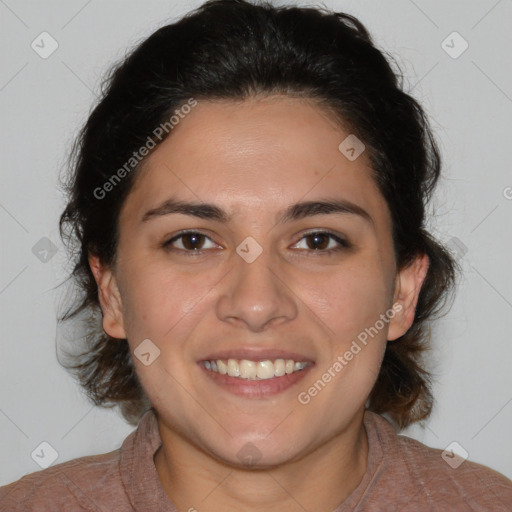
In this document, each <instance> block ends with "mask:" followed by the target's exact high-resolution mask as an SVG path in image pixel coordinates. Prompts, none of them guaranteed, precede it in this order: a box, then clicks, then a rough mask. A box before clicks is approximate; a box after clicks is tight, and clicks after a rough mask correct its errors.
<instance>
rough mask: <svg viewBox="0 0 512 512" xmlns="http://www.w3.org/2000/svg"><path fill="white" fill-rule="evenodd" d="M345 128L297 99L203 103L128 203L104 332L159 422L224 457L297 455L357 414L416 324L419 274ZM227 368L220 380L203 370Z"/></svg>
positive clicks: (106, 294) (268, 459)
mask: <svg viewBox="0 0 512 512" xmlns="http://www.w3.org/2000/svg"><path fill="white" fill-rule="evenodd" d="M348 135H350V134H349V133H348V132H344V131H342V130H341V129H340V128H339V127H338V126H337V125H336V124H335V123H334V122H333V121H332V120H330V118H328V117H327V116H326V115H325V114H324V113H323V112H322V111H321V110H320V109H319V107H317V106H315V105H314V104H312V103H309V102H306V101H304V100H299V99H292V98H285V97H272V98H267V99H264V100H255V99H251V100H246V101H244V102H234V101H222V102H216V103H215V102H207V101H199V102H198V104H197V106H195V107H194V108H192V110H191V112H190V113H189V114H188V115H186V116H185V118H184V119H182V120H181V121H180V123H179V124H178V125H177V126H176V127H175V128H174V129H173V131H172V133H171V135H170V136H169V137H168V138H167V139H166V140H165V141H164V142H163V143H161V144H160V146H158V147H157V148H156V149H155V151H154V152H153V153H152V154H151V155H150V156H149V157H148V158H147V160H146V163H145V167H144V168H143V170H141V172H140V175H139V176H138V177H137V181H136V184H135V186H134V188H133V189H132V191H131V193H130V195H129V196H128V198H127V199H126V201H125V203H124V206H123V208H122V211H121V214H120V218H119V223H120V237H119V245H118V259H117V262H116V267H115V271H114V272H113V273H111V272H110V270H108V269H107V270H105V272H104V273H103V277H102V278H101V286H102V290H103V292H102V297H103V298H102V301H103V302H102V307H103V309H104V328H105V330H106V331H107V332H108V333H109V334H111V335H112V336H114V337H119V338H124V337H126V338H127V339H128V342H129V345H130V348H131V350H132V351H135V354H136V355H135V356H134V362H135V366H136V370H137V373H138V376H139V378H140V381H141V383H142V385H143V387H144V389H145V391H146V393H147V395H148V397H149V398H150V400H151V402H152V404H153V405H154V407H155V408H156V410H157V411H158V413H159V421H160V426H161V428H163V429H164V430H165V429H166V430H167V431H169V432H174V433H176V434H177V435H179V436H180V438H181V439H184V440H186V441H187V442H188V443H189V444H190V445H191V446H194V447H196V448H199V449H200V450H202V451H203V452H206V453H207V454H209V455H212V456H214V457H216V458H218V459H220V460H223V461H224V462H227V463H230V464H240V463H242V462H243V461H244V460H245V461H247V460H249V459H250V460H251V461H252V464H255V463H258V464H260V465H262V466H265V465H273V464H279V463H283V462H285V461H290V460H296V459H298V458H300V457H301V456H303V455H305V454H307V453H309V452H311V451H313V450H315V449H317V448H319V447H320V446H321V445H322V444H324V443H326V442H328V441H329V440H331V439H333V438H334V436H336V435H338V434H339V433H341V432H342V431H344V429H346V428H348V427H349V426H350V425H351V424H353V422H354V419H355V418H357V419H358V420H359V421H360V419H361V415H362V412H363V411H364V407H365V403H366V401H367V398H368V395H369V393H370V391H371V389H372V387H373V385H374V383H375V380H376V378H377V375H378V371H379V368H380V364H381V361H382V357H383V353H384V349H385V346H386V342H387V340H388V339H394V338H396V337H398V336H400V335H401V334H403V333H404V332H405V331H406V330H407V328H408V327H409V325H410V322H411V321H412V317H411V315H410V314H409V313H410V309H411V308H410V305H409V306H408V304H409V303H407V304H406V302H407V300H409V299H411V294H412V299H411V300H412V302H414V300H415V299H414V295H415V292H414V288H415V286H416V285H417V284H418V283H417V281H414V279H408V278H406V277H404V276H405V274H403V275H402V278H403V279H402V280H401V278H400V274H397V272H396V262H395V260H394V253H393V245H392V238H391V219H390V214H389V210H388V208H387V205H386V203H385V200H384V198H383V197H382V195H381V194H380V192H379V190H378V188H377V186H376V185H375V183H374V181H373V180H372V178H371V175H370V169H369V160H368V158H367V154H366V153H365V152H363V153H362V154H361V155H360V156H359V157H358V158H356V159H355V160H354V159H353V156H354V155H355V154H356V153H355V152H352V151H351V150H350V144H348V142H346V143H345V145H346V144H348V146H349V147H348V148H346V147H345V146H342V149H343V148H345V154H344V153H342V152H341V151H340V149H338V146H339V145H340V143H342V141H344V139H345V138H346V137H347V136H348ZM349 141H350V139H349ZM358 149H359V148H358ZM346 155H347V156H349V157H350V158H347V156H346ZM177 202H179V203H180V204H181V203H182V204H194V205H196V206H195V207H194V208H192V207H187V208H186V209H182V210H181V212H176V210H177V208H176V207H175V206H176V203H177ZM321 202H328V203H331V204H333V203H338V208H330V207H327V206H323V207H322V206H321V205H319V204H317V205H316V206H315V204H316V203H321ZM187 211H188V213H187ZM194 212H195V214H193V213H194ZM183 230H189V231H190V232H192V234H190V233H189V234H188V235H184V236H182V237H180V236H179V235H180V232H182V231H183ZM194 233H195V234H194ZM326 233H328V234H326ZM91 262H92V263H91V265H92V264H93V262H94V260H91ZM400 285H402V291H401V292H400ZM404 291H405V293H404ZM402 297H405V302H403V301H402V302H400V301H401V299H402ZM396 300H398V302H397V304H398V307H397V306H396V305H395V309H394V310H392V309H391V308H392V306H393V304H394V302H395V301H396ZM414 304H415V302H414ZM414 304H413V305H412V309H413V310H414ZM401 305H403V307H402V306H401ZM407 311H408V312H409V313H408V314H407V315H406V313H405V312H407ZM363 333H366V337H365V335H364V334H363ZM144 340H146V341H144ZM147 340H150V341H147ZM363 340H365V343H363ZM354 342H355V343H356V345H354ZM141 343H143V344H142V345H141ZM356 346H357V347H359V350H358V349H357V348H356ZM138 347H139V348H138ZM347 352H351V353H352V357H350V355H348V354H347ZM346 354H347V355H346ZM137 356H138V357H137ZM230 359H232V360H234V361H236V362H238V363H239V364H236V363H234V362H233V361H231V362H228V360H230ZM218 360H221V361H223V362H224V363H225V364H227V366H228V370H227V371H228V374H226V375H223V374H222V373H219V371H222V372H223V371H225V370H224V369H223V363H216V364H217V365H218V368H217V370H218V371H217V372H215V371H213V370H212V366H214V365H213V363H210V369H208V368H207V366H208V364H206V365H205V363H204V362H205V361H218ZM242 360H245V361H244V362H241V361H242ZM276 360H284V363H283V362H282V361H277V362H276ZM289 360H292V361H293V362H294V363H306V367H305V368H304V369H302V370H297V369H295V365H294V363H288V364H287V363H286V361H289ZM265 361H271V362H272V365H270V364H269V363H268V362H267V363H265ZM259 362H261V364H258V363H259ZM336 363H338V364H336ZM300 366H301V365H297V368H299V367H300ZM292 369H293V370H294V371H293V373H287V372H289V371H291V370H292ZM237 372H242V374H243V375H244V376H245V377H247V376H251V375H253V374H254V373H256V375H260V376H262V377H268V376H271V375H274V374H275V373H277V376H275V375H274V377H273V378H270V379H267V378H262V379H259V378H244V377H240V376H239V377H237V376H236V373H237ZM246 372H248V373H246ZM267 372H268V373H267ZM229 373H230V374H231V376H230V375H229ZM283 373H284V375H282V374H283ZM326 375H327V376H326ZM329 376H330V378H329ZM315 383H316V384H315ZM315 390H316V392H315ZM249 443H252V445H254V446H252V445H251V444H249ZM251 457H252V458H251Z"/></svg>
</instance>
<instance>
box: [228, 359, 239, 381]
mask: <svg viewBox="0 0 512 512" xmlns="http://www.w3.org/2000/svg"><path fill="white" fill-rule="evenodd" d="M228 375H229V376H230V377H239V376H240V367H239V366H238V361H236V359H228Z"/></svg>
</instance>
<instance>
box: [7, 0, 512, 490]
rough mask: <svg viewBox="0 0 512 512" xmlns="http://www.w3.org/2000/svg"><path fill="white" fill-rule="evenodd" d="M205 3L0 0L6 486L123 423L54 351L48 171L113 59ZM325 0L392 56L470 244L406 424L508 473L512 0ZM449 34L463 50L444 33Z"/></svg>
mask: <svg viewBox="0 0 512 512" xmlns="http://www.w3.org/2000/svg"><path fill="white" fill-rule="evenodd" d="M200 3H201V2H197V1H195V2H191V1H179V2H178V1H176V2H169V1H165V2H164V1H146V2H140V1H139V2H134V1H112V0H109V1H105V0H103V1H101V2H100V1H97V0H93V1H89V2H87V1H84V0H73V1H66V2H57V1H45V2H36V1H21V0H5V1H4V0H2V1H0V20H1V21H0V42H1V48H2V50H1V53H2V67H1V70H0V106H1V112H2V116H1V133H0V144H1V155H2V166H1V180H2V181H1V188H0V223H1V273H0V308H1V309H0V311H1V335H2V339H1V357H0V432H1V436H0V485H1V484H6V483H8V482H11V481H13V480H16V479H18V478H20V477H21V476H22V475H24V474H26V473H30V472H33V471H36V470H39V469H40V468H39V466H38V465H37V464H36V463H35V462H34V460H33V459H32V458H31V453H32V452H33V450H34V449H35V448H36V447H38V446H39V444H40V443H41V442H42V441H47V442H48V443H50V444H51V445H52V446H53V447H54V448H55V450H56V451H57V452H58V459H57V460H56V461H55V463H54V464H57V463H59V462H64V461H67V460H70V459H72V458H76V457H79V456H84V455H92V454H97V453H104V452H107V451H111V450H114V449H116V448H118V447H119V446H120V443H121V441H122V440H123V439H124V437H125V436H126V435H127V434H128V433H129V432H130V431H131V430H132V427H130V426H129V425H127V424H126V423H125V422H124V421H123V420H122V419H121V418H120V416H118V415H117V413H115V412H114V411H104V410H101V409H98V408H95V407H93V406H91V405H90V404H89V403H88V402H87V401H86V400H85V398H84V397H83V395H82V393H81V391H80V389H79V388H78V386H77V385H76V384H75V383H74V381H73V380H72V378H71V377H70V376H69V375H68V374H67V373H66V372H65V370H64V369H62V368H61V367H60V366H59V364H58V362H57V360H56V354H55V340H56V335H57V330H56V315H57V308H58V307H59V301H60V300H61V292H60V291H59V290H57V291H55V290H54V288H55V286H56V285H57V284H58V283H60V282H61V281H62V279H63V278H64V277H65V275H66V272H67V270H68V269H69V265H68V264H67V263H66V254H65V252H64V249H63V246H62V244H61V242H60V240H59V237H58V231H57V220H58V216H59V213H60V212H61V210H62V208H63V205H64V203H63V198H62V197H61V195H60V193H59V192H58V190H57V187H56V185H57V176H58V174H59V172H61V170H62V167H63V165H64V162H65V157H66V155H67V150H68V148H69V145H70V143H71V141H72V139H73V136H74V134H75V133H76V130H77V129H78V128H79V126H80V125H81V123H82V122H83V121H84V120H85V119H86V117H87V113H88V112H89V110H90V108H91V106H92V104H93V102H94V100H95V93H97V92H98V86H99V83H100V80H101V77H102V75H103V73H104V72H105V71H106V69H107V68H108V66H109V65H111V64H112V63H113V62H114V61H116V60H117V59H119V58H120V57H122V55H123V54H124V52H125V50H126V48H129V47H131V46H132V45H134V44H135V43H137V42H139V41H141V40H142V39H143V38H144V37H145V36H147V35H149V34H150V33H152V32H153V31H154V30H155V29H157V28H158V27H159V26H161V25H163V24H165V23H166V21H167V22H168V21H171V20H172V19H174V18H176V17H178V16H180V15H182V14H184V13H185V12H187V11H189V10H190V9H191V8H193V7H196V6H198V5H199V4H200ZM281 3H282V2H281ZM312 3H313V2H312ZM324 5H326V6H327V7H332V8H335V9H337V10H340V11H346V12H348V13H351V14H354V15H356V16H358V17H360V19H361V21H363V23H364V24H366V26H367V27H368V28H369V30H370V31H371V33H372V34H373V36H374V38H375V40H376V42H377V43H378V45H379V46H380V47H381V48H384V49H385V50H387V51H388V52H390V53H391V54H393V55H394V56H396V57H397V59H398V62H399V63H400V65H401V67H402V68H403V70H404V73H405V75H406V79H407V83H408V84H409V88H410V89H411V90H412V93H413V95H414V96H415V97H416V98H418V99H419V100H420V102H421V103H422V104H423V105H424V106H425V108H426V109H427V111H428V113H429V115H430V116H431V117H432V119H433V126H434V129H435V131H436V134H437V136H438V139H439V141H440V145H441V149H442V153H443V156H444V163H445V166H444V179H443V180H442V182H441V186H440V188H439V190H438V193H437V195H436V201H435V212H436V214H435V216H434V218H433V222H432V229H434V232H435V233H436V234H437V236H438V237H439V238H440V239H441V240H443V241H445V242H449V243H450V246H451V247H452V248H454V249H456V247H457V244H456V243H455V242H454V237H455V238H456V239H458V240H460V241H461V242H462V243H463V244H464V245H465V246H466V247H467V252H466V253H465V254H464V251H459V253H458V255H459V256H458V257H459V260H460V262H461V264H462V266H463V269H464V276H463V279H462V282H461V285H460V287H459V290H458V296H457V299H456V301H455V303H454V306H453V308H452V310H451V312H450V313H449V315H448V316H447V317H446V318H444V319H443V320H442V321H440V322H439V323H438V324H437V326H436V328H435V330H434V336H435V340H434V344H433V347H434V348H433V351H432V354H431V355H432V361H433V367H434V369H435V371H436V374H437V380H436V383H435V388H434V392H435V396H436V397H437V404H436V407H435V410H434V413H433V415H432V417H431V419H430V420H429V421H428V422H427V424H426V428H425V429H421V428H420V427H419V426H415V427H413V428H411V429H409V430H407V431H405V432H404V433H406V434H408V435H410V436H411V437H415V438H417V439H419V440H421V441H422V442H424V443H425V444H427V445H429V446H434V447H438V448H442V449H444V448H445V447H447V446H448V445H449V444H450V443H451V442H452V441H457V442H458V443H459V444H460V445H461V446H462V447H463V448H464V449H465V450H467V452H469V458H470V460H473V461H476V462H480V463H483V464H485V465H488V466H490V467H492V468H494V469H496V470H497V471H500V472H502V473H504V474H505V475H507V476H508V477H509V478H512V435H511V432H512V428H511V426H512V372H511V371H510V368H511V361H512V357H511V356H512V341H511V336H510V332H511V328H512V321H511V318H512V315H511V313H512V292H511V289H512V286H511V285H512V272H511V271H510V261H512V260H511V255H512V237H511V232H510V225H511V213H512V200H511V198H512V188H510V187H512V173H511V172H510V163H509V162H510V148H511V143H512V140H511V133H512V129H511V123H510V119H511V114H512V99H511V96H512V86H511V84H512V80H511V78H512V64H511V63H512V59H510V50H511V48H512V45H511V42H512V33H511V31H510V26H511V22H512V5H511V2H510V1H508V0H502V1H495V0H492V1H478V2H476V1H472V2H469V1H452V2H443V1H428V2H427V1H420V0H415V1H414V2H413V1H411V0H400V1H398V0H396V1H389V2H381V1H365V2H359V1H338V2H335V1H329V2H326V3H325V4H324ZM43 31H47V32H48V33H50V34H51V36H52V37H53V38H54V39H55V40H56V41H57V42H58V45H59V46H58V49H57V50H56V51H55V52H54V53H53V54H52V55H51V56H50V57H48V58H47V59H42V58H41V57H40V56H39V55H38V54H37V53H36V52H35V51H34V50H33V49H32V48H31V43H32V41H33V40H34V39H36V38H37V37H38V36H39V34H40V33H41V32H43ZM453 31H457V32H459V33H460V34H461V35H462V37H463V38H464V39H465V40H466V41H467V42H468V44H469V47H468V49H467V50H466V51H465V52H464V53H463V54H462V55H460V56H459V57H458V58H456V59H454V58H452V57H450V56H449V55H448V54H447V53H446V52H445V50H444V49H443V48H442V46H441V43H442V41H443V40H445V39H446V38H447V36H449V35H450V34H451V33H452V32H453ZM37 41H38V39H36V42H37ZM39 44H41V43H39ZM445 44H447V45H449V46H452V47H453V48H452V50H451V51H452V52H453V51H455V52H457V50H460V49H461V48H462V46H460V44H461V41H460V40H457V39H453V37H452V38H451V39H450V38H449V39H448V40H447V42H446V43H445ZM42 237H48V238H49V239H50V240H51V241H52V242H53V243H54V244H55V245H56V247H57V248H58V251H57V253H56V255H55V256H54V257H53V258H51V259H50V260H49V261H48V262H46V263H43V262H42V261H40V260H39V259H38V258H37V257H36V256H35V255H34V254H33V252H32V248H33V246H34V245H35V244H36V243H37V242H38V241H39V240H40V239H41V238H42ZM459 246H460V244H459Z"/></svg>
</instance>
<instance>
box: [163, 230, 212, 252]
mask: <svg viewBox="0 0 512 512" xmlns="http://www.w3.org/2000/svg"><path fill="white" fill-rule="evenodd" d="M206 241H210V243H211V244H212V246H215V244H214V243H213V242H212V241H211V239H210V238H209V237H207V236H206V235H203V234H202V233H198V232H196V231H185V232H182V233H179V234H178V235H176V236H175V237H173V238H171V239H170V240H168V241H167V242H165V243H164V244H163V247H164V248H168V249H170V250H173V251H181V252H189V253H195V252H200V251H202V250H204V249H209V248H212V247H204V245H205V242H206Z"/></svg>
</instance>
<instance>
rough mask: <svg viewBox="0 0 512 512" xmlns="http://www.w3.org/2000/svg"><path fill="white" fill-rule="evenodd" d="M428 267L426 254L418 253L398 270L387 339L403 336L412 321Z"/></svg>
mask: <svg viewBox="0 0 512 512" xmlns="http://www.w3.org/2000/svg"><path fill="white" fill-rule="evenodd" d="M428 267H429V259H428V256H427V255H426V254H420V255H418V256H417V257H416V258H415V259H414V261H413V262H412V263H411V264H409V265H408V266H407V267H405V268H403V269H402V270H400V271H399V272H398V274H397V276H396V283H395V298H394V304H393V310H394V311H395V316H394V317H393V318H392V319H391V320H390V322H389V330H388V340H389V341H391V340H396V339H397V338H399V337H400V336H403V335H404V334H405V333H406V332H407V331H408V330H409V328H410V327H411V325H412V323H413V322H414V315H415V313H416V304H417V303H418V297H419V295H420V291H421V287H422V286H423V282H424V281H425V277H426V276H427V271H428Z"/></svg>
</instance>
